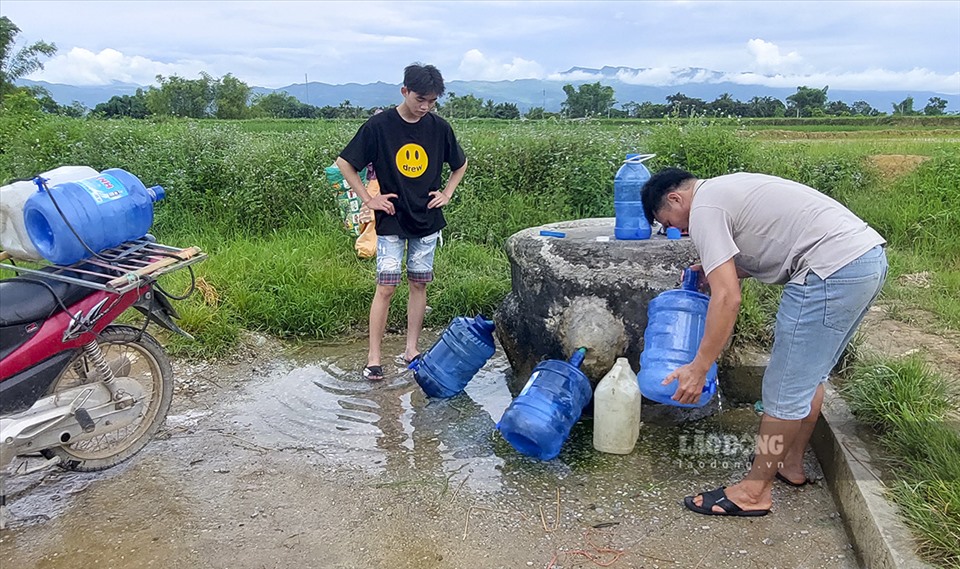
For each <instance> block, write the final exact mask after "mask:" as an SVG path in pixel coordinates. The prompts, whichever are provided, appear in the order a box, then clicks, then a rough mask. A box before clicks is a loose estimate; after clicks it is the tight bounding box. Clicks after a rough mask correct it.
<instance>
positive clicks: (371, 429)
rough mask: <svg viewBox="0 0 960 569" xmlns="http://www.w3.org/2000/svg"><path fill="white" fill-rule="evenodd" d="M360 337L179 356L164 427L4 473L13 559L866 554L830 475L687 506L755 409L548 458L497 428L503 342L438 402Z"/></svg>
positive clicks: (627, 560)
mask: <svg viewBox="0 0 960 569" xmlns="http://www.w3.org/2000/svg"><path fill="white" fill-rule="evenodd" d="M429 339H430V338H427V340H429ZM261 344H262V345H261V346H259V347H257V348H256V351H257V352H274V351H275V350H274V349H273V348H272V347H271V346H272V345H271V344H270V343H268V342H261ZM402 347H403V344H402V338H389V339H388V342H387V345H386V346H385V348H386V349H387V353H398V354H399V353H400V352H401V350H402ZM365 348H366V346H365V343H364V342H358V343H349V344H342V345H336V346H325V347H315V348H310V349H299V350H297V351H295V352H289V351H288V352H285V353H283V354H281V353H279V352H277V353H274V354H272V355H270V356H266V355H260V356H258V357H252V358H241V359H240V360H237V361H234V362H232V363H227V364H223V365H219V366H213V365H206V364H204V365H197V364H189V363H184V362H180V363H178V364H177V365H176V366H175V370H176V372H177V374H178V382H179V383H178V387H179V390H178V394H177V396H176V397H175V399H174V407H173V409H172V410H171V413H170V416H169V417H168V420H167V423H166V426H165V428H164V431H163V433H162V435H161V436H159V437H158V438H157V439H156V440H154V441H153V442H152V443H151V444H150V445H148V446H147V448H146V449H145V450H144V451H143V452H142V453H141V454H140V455H138V456H137V457H135V458H134V459H133V460H131V461H130V462H128V463H126V464H124V465H121V466H119V467H116V468H114V469H111V470H109V471H106V472H102V473H94V474H82V473H71V472H63V471H59V470H51V471H46V472H44V473H40V474H34V475H31V476H25V477H19V478H15V479H12V480H10V481H8V483H7V491H8V495H9V498H8V506H9V517H10V518H11V519H10V525H9V527H8V529H7V530H5V531H3V532H2V533H0V567H3V568H7V567H16V568H18V569H29V568H61V567H62V568H70V569H76V568H77V567H98V568H99V567H104V568H111V567H118V568H120V567H163V568H167V567H178V568H179V567H212V568H220V567H223V568H274V567H318V568H368V567H369V568H380V567H383V568H418V569H419V568H423V569H430V568H488V567H489V568H496V567H510V568H513V567H521V568H523V567H553V568H560V567H563V568H571V567H598V566H609V567H649V568H656V567H660V568H666V567H678V568H686V567H688V568H704V569H705V568H710V567H713V568H719V567H750V568H754V567H756V568H768V567H789V568H806V567H809V568H821V567H823V568H854V567H858V564H857V560H856V557H855V554H854V552H853V550H852V547H851V545H850V542H849V538H848V537H847V535H846V533H845V531H844V526H843V521H842V519H841V518H840V516H839V515H838V514H837V513H836V505H835V504H834V502H833V500H832V498H831V496H830V493H829V490H828V489H827V488H826V487H825V486H824V485H823V483H822V482H821V483H820V484H817V485H814V486H808V487H805V488H802V489H794V488H790V487H786V486H784V485H782V484H780V485H778V486H777V487H775V490H774V501H775V505H774V511H773V512H772V513H771V515H768V516H766V517H761V518H720V517H709V516H701V515H697V514H694V513H692V512H689V511H687V510H686V509H684V508H683V506H682V504H681V501H682V498H683V496H685V495H688V494H692V493H695V492H697V491H701V490H705V489H711V488H714V487H716V486H718V485H721V484H728V483H732V482H734V481H736V480H737V479H739V477H740V476H742V474H743V473H744V472H745V470H746V465H745V460H746V459H745V456H746V454H747V453H749V451H750V444H751V441H752V434H753V433H754V432H755V429H756V425H757V423H758V421H759V418H758V417H757V416H756V415H755V414H754V413H753V411H752V409H750V408H731V406H730V405H725V406H724V411H723V412H722V413H721V414H719V415H717V416H714V417H711V418H708V419H705V420H702V421H698V422H695V423H690V424H686V425H683V426H680V427H664V426H656V425H650V424H644V426H643V427H642V429H641V435H640V440H639V442H638V444H637V448H636V449H635V450H634V452H633V453H632V454H630V455H626V456H615V455H606V454H602V453H599V452H596V451H594V450H593V448H592V445H591V442H592V441H591V437H592V434H591V421H590V418H589V417H586V418H584V419H583V420H581V422H580V423H578V425H577V426H576V427H575V428H574V431H573V433H572V434H571V437H570V440H569V441H568V442H567V444H566V445H565V447H564V450H563V451H562V452H561V454H560V456H559V457H558V458H557V459H555V460H552V461H549V462H539V461H535V460H532V459H528V458H525V457H523V456H522V455H519V454H518V453H516V452H515V451H514V450H513V449H512V448H511V447H510V446H509V444H507V443H506V442H505V441H504V440H503V439H502V438H500V436H499V435H498V434H497V433H496V430H495V425H496V421H497V419H499V417H500V415H501V414H502V413H503V410H504V409H505V408H506V407H507V405H508V404H509V402H510V400H511V397H510V393H509V392H508V390H507V387H506V385H507V384H506V378H507V377H508V374H509V373H510V368H509V365H508V364H507V362H506V359H505V358H504V356H503V354H502V352H499V351H498V352H497V354H496V355H495V356H494V357H493V358H492V359H491V360H490V361H489V362H488V364H487V365H486V366H485V367H484V368H483V370H481V372H480V373H479V374H478V375H477V376H476V377H475V378H474V379H473V381H472V382H471V383H470V384H469V385H468V387H467V389H466V392H465V393H462V394H460V395H458V396H456V397H454V398H452V399H449V400H429V399H427V398H426V397H425V396H424V395H423V392H422V391H421V390H420V388H419V387H418V386H417V384H416V382H415V381H413V378H412V376H410V375H404V374H401V375H397V376H394V377H392V378H388V379H387V380H385V381H383V382H380V383H369V382H366V381H364V380H363V379H361V378H360V376H359V373H358V371H357V370H359V369H360V367H361V366H362V364H363V362H364V359H363V358H364V354H365ZM391 367H396V368H399V366H391V365H387V369H386V371H388V373H389V372H390V368H391ZM808 462H809V464H808V468H809V471H810V472H809V474H810V475H811V476H815V475H819V470H818V468H817V465H816V463H815V460H814V459H813V458H812V455H808Z"/></svg>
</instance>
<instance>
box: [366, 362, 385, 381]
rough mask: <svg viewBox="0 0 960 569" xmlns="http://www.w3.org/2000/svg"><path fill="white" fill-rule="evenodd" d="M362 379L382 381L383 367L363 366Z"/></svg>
mask: <svg viewBox="0 0 960 569" xmlns="http://www.w3.org/2000/svg"><path fill="white" fill-rule="evenodd" d="M363 379H367V380H370V381H382V380H383V367H382V366H370V365H368V366H364V368H363Z"/></svg>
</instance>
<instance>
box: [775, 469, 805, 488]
mask: <svg viewBox="0 0 960 569" xmlns="http://www.w3.org/2000/svg"><path fill="white" fill-rule="evenodd" d="M777 480H779V481H780V482H783V483H784V484H789V485H790V486H793V487H794V488H803V487H804V486H806V485H807V484H813V483H814V482H813V480H810V479H809V478H806V477H805V478H804V479H803V482H794V481H792V480H789V479H788V478H787V477H786V476H784V475H783V474H780V473H779V472H778V473H777Z"/></svg>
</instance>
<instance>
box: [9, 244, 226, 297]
mask: <svg viewBox="0 0 960 569" xmlns="http://www.w3.org/2000/svg"><path fill="white" fill-rule="evenodd" d="M98 255H99V257H103V258H102V259H101V258H99V257H92V258H89V259H84V260H82V261H77V262H76V263H73V264H72V265H53V264H48V265H46V270H40V269H41V268H44V267H38V268H36V269H34V268H29V267H23V266H21V265H14V264H12V263H10V262H9V260H8V259H6V258H4V259H2V260H0V267H3V268H6V269H9V270H11V271H14V272H16V273H19V274H27V275H36V276H41V277H46V278H50V279H54V280H57V281H62V282H66V283H70V284H75V285H80V286H85V287H88V288H92V289H96V290H103V291H107V292H112V293H116V294H124V293H126V292H129V291H131V290H133V289H135V288H138V287H141V286H143V285H145V284H148V283H151V282H153V281H156V280H157V279H158V278H160V277H161V276H163V275H165V274H167V273H172V272H174V271H178V270H180V269H182V268H184V267H187V266H189V265H192V264H194V263H198V262H200V261H202V260H204V259H206V257H207V254H206V253H204V252H203V251H201V250H200V248H199V247H188V248H186V249H180V248H177V247H171V246H169V245H163V244H161V243H157V242H155V241H152V240H150V239H147V238H140V239H134V240H132V241H127V242H125V243H123V244H121V245H119V246H117V247H114V248H111V249H105V250H103V251H101V252H100V253H99V254H98ZM51 268H52V269H51ZM78 274H79V275H83V276H84V278H82V279H81V278H77V276H75V275H78ZM71 275H74V276H71Z"/></svg>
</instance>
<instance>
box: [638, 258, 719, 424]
mask: <svg viewBox="0 0 960 569" xmlns="http://www.w3.org/2000/svg"><path fill="white" fill-rule="evenodd" d="M698 288H699V273H696V272H694V271H692V270H691V269H687V270H685V271H684V272H683V285H682V286H681V288H679V289H674V290H668V291H664V292H662V293H660V294H659V295H657V296H656V298H654V299H653V300H651V301H650V304H649V305H648V306H647V328H646V330H645V331H644V333H643V352H642V353H641V354H640V373H639V374H638V375H637V382H638V383H639V384H640V393H642V394H643V396H644V397H646V398H647V399H651V400H653V401H656V402H657V403H663V404H665V405H674V406H677V407H702V406H704V405H706V404H707V403H708V402H709V401H710V399H712V398H713V395H714V394H715V393H716V392H717V364H716V362H714V364H713V365H711V366H710V370H709V371H707V382H706V385H704V386H703V395H701V396H700V400H699V401H697V402H696V403H695V404H685V403H679V402H677V401H674V400H673V399H672V397H673V394H674V393H676V391H677V386H678V385H679V382H677V381H676V380H674V381H672V382H670V383H668V384H667V385H662V383H663V380H664V379H666V377H667V376H668V375H670V373H671V372H673V371H674V370H675V369H677V368H678V367H680V366H682V365H686V364H688V363H690V362H691V361H693V358H694V357H695V356H696V355H697V349H698V348H699V347H700V340H702V339H703V330H704V325H705V324H706V321H707V305H708V304H709V303H710V297H708V296H707V295H705V294H703V293H701V292H699V291H698Z"/></svg>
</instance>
